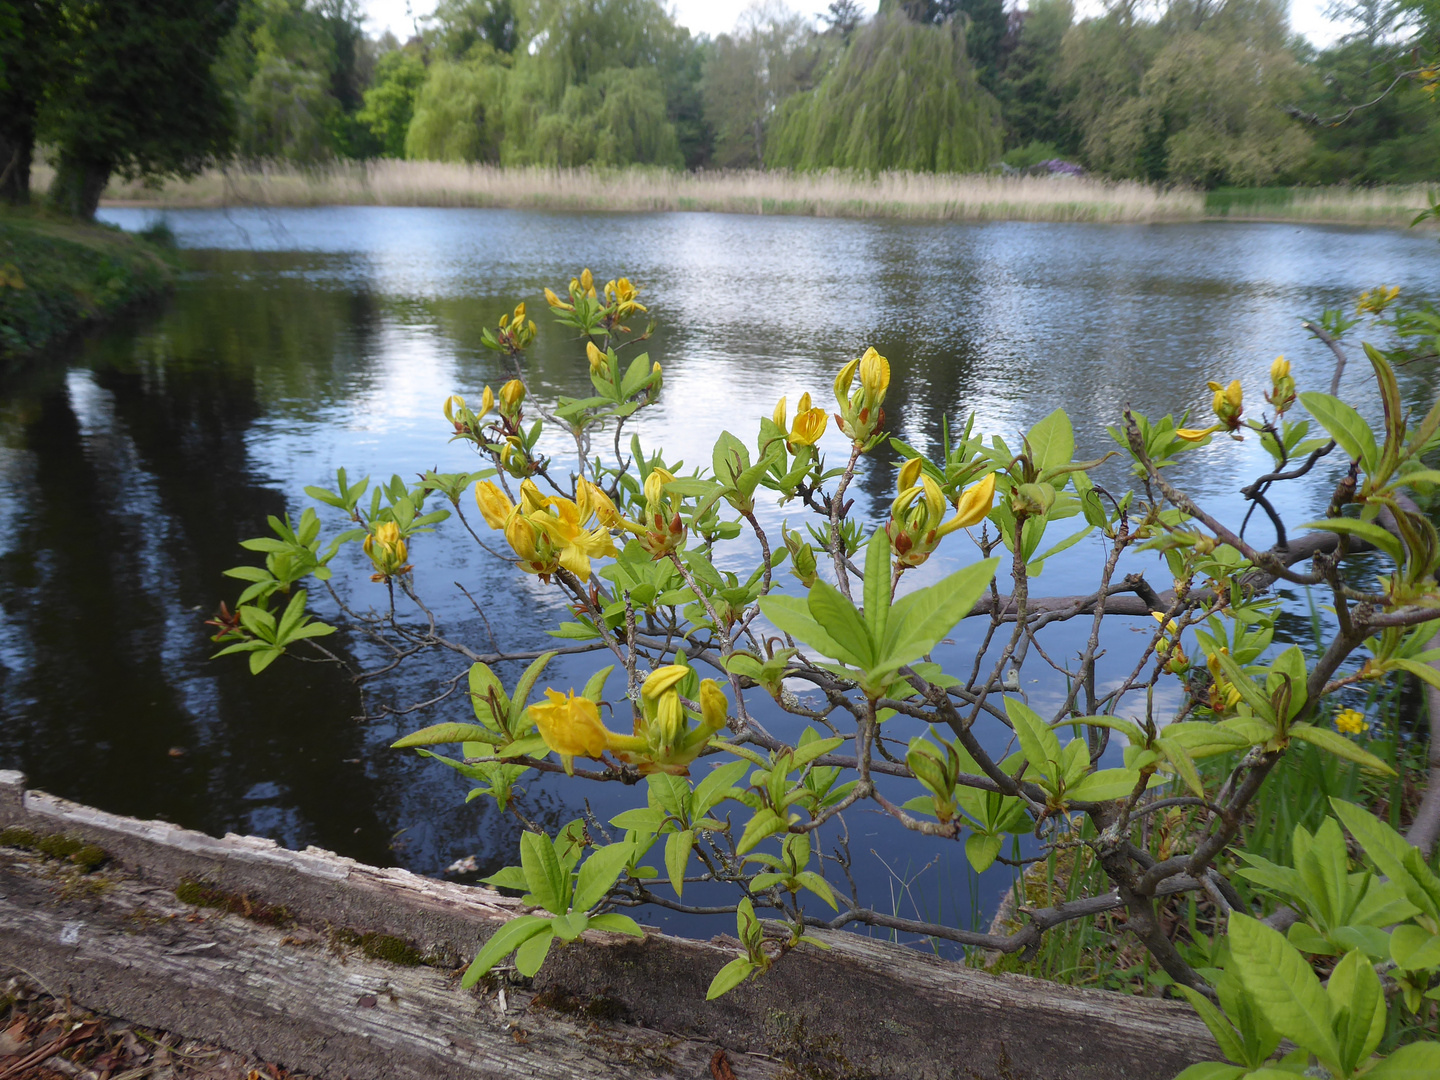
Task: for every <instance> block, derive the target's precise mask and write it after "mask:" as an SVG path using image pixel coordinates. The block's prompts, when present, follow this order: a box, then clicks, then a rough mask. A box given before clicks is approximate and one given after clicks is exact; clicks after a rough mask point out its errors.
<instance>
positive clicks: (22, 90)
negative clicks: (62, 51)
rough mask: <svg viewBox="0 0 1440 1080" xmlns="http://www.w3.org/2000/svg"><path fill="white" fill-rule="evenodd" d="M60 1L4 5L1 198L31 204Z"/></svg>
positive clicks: (3, 1) (1, 0)
mask: <svg viewBox="0 0 1440 1080" xmlns="http://www.w3.org/2000/svg"><path fill="white" fill-rule="evenodd" d="M59 20H60V5H59V4H58V3H57V2H56V0H0V199H3V200H4V201H5V202H8V203H12V204H21V203H26V202H29V200H30V159H31V158H32V157H33V156H34V152H35V130H36V121H37V115H38V113H39V110H40V103H41V101H42V99H43V97H44V91H45V85H46V82H47V80H48V72H49V68H50V64H51V62H52V60H53V57H54V54H55V49H56V38H57V35H58V34H59V31H60V22H59Z"/></svg>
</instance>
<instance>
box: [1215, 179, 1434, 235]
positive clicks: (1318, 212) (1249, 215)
mask: <svg viewBox="0 0 1440 1080" xmlns="http://www.w3.org/2000/svg"><path fill="white" fill-rule="evenodd" d="M1427 205H1428V203H1427V200H1426V188H1425V187H1424V185H1420V184H1415V185H1410V186H1394V187H1376V188H1347V187H1328V188H1283V187H1282V188H1218V189H1217V190H1215V191H1209V192H1206V193H1205V216H1206V217H1209V218H1227V219H1230V220H1236V221H1307V222H1315V223H1325V222H1333V223H1335V224H1346V225H1401V226H1404V225H1409V224H1410V222H1411V221H1413V220H1414V218H1415V215H1416V214H1418V213H1419V212H1420V211H1421V210H1424V209H1425V207H1426V206H1427Z"/></svg>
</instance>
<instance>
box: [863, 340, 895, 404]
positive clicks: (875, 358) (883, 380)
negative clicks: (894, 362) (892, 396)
mask: <svg viewBox="0 0 1440 1080" xmlns="http://www.w3.org/2000/svg"><path fill="white" fill-rule="evenodd" d="M860 385H861V386H863V387H864V388H865V392H866V393H867V394H869V395H870V397H871V399H872V402H871V403H872V404H873V405H878V404H880V402H881V401H882V400H883V399H884V397H885V391H886V390H888V389H889V388H890V361H889V360H887V359H885V357H883V356H881V355H880V354H879V353H878V352H876V351H875V349H874V347H871V348H869V349H866V350H865V355H864V356H863V357H861V358H860Z"/></svg>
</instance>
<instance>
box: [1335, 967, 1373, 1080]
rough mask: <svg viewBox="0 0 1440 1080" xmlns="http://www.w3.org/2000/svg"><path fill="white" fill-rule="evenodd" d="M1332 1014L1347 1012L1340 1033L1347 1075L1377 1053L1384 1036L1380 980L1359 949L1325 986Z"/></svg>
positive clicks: (1342, 1063)
mask: <svg viewBox="0 0 1440 1080" xmlns="http://www.w3.org/2000/svg"><path fill="white" fill-rule="evenodd" d="M1325 993H1326V995H1327V996H1328V997H1329V998H1330V1011H1331V1012H1332V1013H1333V1014H1334V1015H1335V1016H1337V1017H1339V1016H1341V1015H1342V1013H1341V1010H1346V1011H1347V1012H1348V1014H1349V1015H1348V1016H1346V1017H1345V1020H1344V1023H1343V1024H1342V1025H1341V1027H1342V1030H1341V1031H1340V1033H1339V1034H1340V1064H1341V1065H1343V1066H1344V1067H1345V1071H1346V1073H1349V1072H1351V1071H1352V1070H1353V1069H1354V1068H1355V1066H1357V1065H1358V1064H1360V1062H1362V1061H1364V1060H1365V1059H1366V1058H1368V1057H1369V1056H1370V1055H1371V1054H1373V1053H1374V1052H1375V1048H1376V1047H1377V1046H1379V1045H1380V1037H1381V1036H1382V1035H1384V1034H1385V994H1384V991H1382V990H1381V989H1380V976H1378V975H1376V974H1375V969H1374V968H1373V967H1371V966H1370V961H1369V959H1367V958H1366V956H1365V954H1364V953H1363V952H1361V951H1360V950H1359V949H1355V950H1353V951H1352V952H1348V953H1346V954H1345V957H1344V959H1342V960H1341V961H1340V963H1338V964H1336V965H1335V970H1334V971H1332V972H1331V973H1330V981H1329V983H1327V984H1326V987H1325Z"/></svg>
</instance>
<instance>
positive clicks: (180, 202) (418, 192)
mask: <svg viewBox="0 0 1440 1080" xmlns="http://www.w3.org/2000/svg"><path fill="white" fill-rule="evenodd" d="M106 199H107V201H111V202H114V203H128V204H132V205H146V206H164V207H184V206H235V205H247V204H253V205H262V206H329V205H372V206H493V207H515V208H523V209H536V210H618V211H669V210H709V211H720V212H725V213H742V214H799V215H807V216H813V217H851V218H901V219H912V220H922V221H1000V220H1006V221H1087V222H1157V221H1194V220H1197V219H1198V218H1199V217H1200V216H1201V213H1202V210H1203V206H1204V196H1203V195H1200V194H1198V193H1196V192H1191V191H1184V190H1179V189H1173V190H1169V191H1164V190H1160V189H1158V188H1155V187H1152V186H1150V185H1146V184H1139V183H1133V182H1119V183H1112V182H1107V181H1102V180H1093V179H1088V178H1077V177H1070V176H1053V177H998V176H984V175H943V174H920V173H885V174H881V175H879V176H875V177H869V176H864V175H857V174H853V173H842V172H821V173H788V172H755V171H747V172H730V171H726V172H698V173H678V172H670V171H667V170H664V169H645V168H633V169H624V170H620V169H615V170H605V169H544V168H501V167H498V166H492V165H459V164H450V163H444V162H433V161H376V162H366V163H360V162H354V163H341V164H335V165H328V166H323V167H317V168H309V169H300V168H295V167H293V166H286V165H275V164H259V165H252V166H249V167H246V168H243V169H241V168H227V169H223V170H222V169H212V170H209V171H207V172H205V173H203V174H201V175H200V176H197V177H195V178H194V179H191V180H187V181H179V182H174V181H172V182H170V183H167V184H166V185H164V186H163V187H162V188H159V189H155V188H147V187H144V186H142V185H140V184H138V183H129V184H127V183H116V184H113V185H112V186H111V187H110V189H109V190H108V191H107V192H106Z"/></svg>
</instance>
